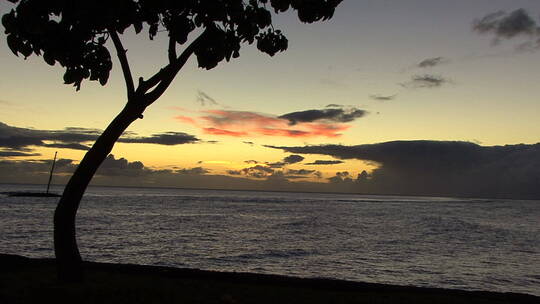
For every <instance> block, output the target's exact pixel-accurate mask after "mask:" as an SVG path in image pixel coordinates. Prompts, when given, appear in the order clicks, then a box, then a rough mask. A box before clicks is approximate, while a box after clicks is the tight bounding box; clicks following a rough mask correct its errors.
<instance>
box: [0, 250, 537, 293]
mask: <svg viewBox="0 0 540 304" xmlns="http://www.w3.org/2000/svg"><path fill="white" fill-rule="evenodd" d="M54 262H55V261H54V259H35V258H27V257H23V256H18V255H7V254H0V267H1V268H2V269H3V271H2V272H0V282H2V284H0V302H3V303H31V302H32V301H34V300H38V299H42V298H43V297H45V298H47V297H49V296H50V297H52V298H54V297H58V296H61V295H62V294H66V295H69V296H68V297H70V298H71V299H73V300H77V301H79V302H80V301H82V302H81V303H91V302H92V301H100V302H101V303H118V301H119V299H118V298H116V299H115V297H117V296H121V297H123V296H125V295H126V294H128V293H133V294H134V295H136V296H137V297H138V298H146V299H147V300H143V301H141V302H136V303H146V301H149V300H151V299H152V302H153V301H154V300H156V298H155V297H161V295H164V294H166V295H167V297H168V298H167V299H165V300H163V299H158V302H160V303H169V302H170V303H172V302H175V301H184V302H186V303H191V302H197V303H273V302H276V303H279V302H280V301H281V302H285V303H287V302H289V301H290V302H294V303H328V301H329V299H332V300H331V302H334V300H335V302H334V303H540V297H538V296H534V295H530V294H522V293H510V292H507V293H503V292H493V291H465V290H458V289H444V288H427V287H414V286H400V285H388V284H378V283H364V282H354V281H345V280H336V279H324V278H320V279H319V278H297V277H290V276H282V275H270V274H256V273H240V272H219V271H209V270H199V269H189V268H173V267H165V266H147V265H135V264H113V263H98V262H84V267H85V271H86V281H85V283H83V284H75V285H74V284H60V283H58V282H57V281H56V279H55V263H54ZM179 286H182V287H183V288H179ZM4 288H5V290H3V289H4ZM122 295H123V296H122ZM96 297H97V298H96ZM275 297H278V298H275ZM291 297H294V299H292V298H291ZM85 300H88V301H90V302H85ZM109 300H110V301H109ZM169 300H170V301H169ZM270 300H271V301H270Z"/></svg>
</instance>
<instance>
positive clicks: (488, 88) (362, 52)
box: [0, 0, 540, 196]
mask: <svg viewBox="0 0 540 304" xmlns="http://www.w3.org/2000/svg"><path fill="white" fill-rule="evenodd" d="M11 7H12V5H11V4H10V3H8V2H7V1H2V2H1V3H0V12H1V13H2V14H4V13H6V12H8V11H9V9H10V8H11ZM518 9H523V10H521V11H517V10H518ZM497 12H500V13H499V14H498V15H493V16H492V17H493V18H492V19H482V18H484V17H485V16H487V15H489V14H492V13H497ZM523 13H525V14H523ZM539 17H540V2H539V1H537V0H512V1H510V0H475V1H470V0H453V1H443V0H405V1H404V0H358V1H356V0H345V1H343V3H342V4H341V5H340V6H339V7H338V8H337V10H336V12H335V15H334V17H333V19H331V20H329V21H326V22H319V23H315V24H302V23H300V22H299V21H298V20H297V17H296V16H295V15H294V14H286V15H279V16H277V17H275V18H274V26H275V27H278V28H281V29H282V30H283V31H284V32H285V35H286V36H287V38H288V39H289V49H288V50H287V51H286V52H284V53H279V54H277V55H275V56H274V57H269V56H268V55H266V54H263V53H261V52H259V51H257V49H256V48H255V47H254V46H249V45H244V46H243V48H242V50H241V52H240V54H241V56H240V58H238V59H233V60H231V62H229V63H221V64H220V65H219V66H218V67H217V68H215V69H213V70H210V71H206V70H202V69H199V68H197V63H196V60H194V58H192V59H191V60H190V61H189V63H188V64H187V65H186V66H185V67H184V69H183V70H182V71H181V72H180V74H179V75H178V77H177V78H176V80H175V82H174V83H173V85H171V87H170V88H169V89H168V91H167V92H166V93H165V94H164V95H163V96H162V97H161V99H159V100H158V101H157V102H156V103H154V104H153V105H152V106H151V107H149V108H148V109H147V111H146V112H145V115H144V119H142V120H137V121H136V122H135V123H133V124H132V125H131V126H130V127H129V129H128V130H129V132H128V134H126V135H127V136H126V137H125V139H124V140H123V142H119V143H118V144H117V145H116V146H115V148H114V150H113V153H112V154H114V159H113V158H112V156H111V157H110V158H109V159H108V160H107V161H106V163H105V164H104V167H103V171H102V172H101V181H102V183H108V184H111V183H112V184H115V185H117V184H118V185H119V184H125V185H155V186H176V187H195V186H196V187H209V188H216V187H217V188H249V189H255V188H256V189H268V190H310V191H314V190H323V191H347V192H350V191H359V192H362V191H361V190H362V189H363V188H361V187H360V186H359V187H360V188H355V187H356V186H355V185H347V186H343V183H340V182H344V181H346V180H347V179H348V178H350V179H352V181H353V182H355V181H358V180H360V179H362V178H364V177H360V176H358V175H359V174H360V173H361V172H362V171H364V170H365V171H366V173H367V174H368V176H367V177H366V178H368V179H371V178H376V177H377V174H374V175H373V176H372V174H373V172H374V170H375V169H377V168H379V167H381V166H382V167H384V166H385V164H386V167H385V168H386V169H389V168H395V170H394V171H392V172H397V170H408V171H399V172H398V173H395V175H394V178H395V183H394V185H397V184H399V185H398V186H395V187H394V188H392V187H390V186H389V184H386V185H385V186H384V187H382V186H380V187H379V188H369V189H368V188H365V189H368V190H366V191H367V192H373V191H376V192H381V191H382V190H381V189H384V191H382V192H385V193H402V192H403V191H401V190H403V189H405V188H407V187H406V184H403V183H401V182H399V181H398V180H401V181H402V179H403V177H404V176H407V175H408V174H410V175H412V174H424V176H425V178H427V179H430V178H429V177H431V176H434V175H430V174H432V173H426V172H432V171H434V172H435V171H436V172H439V173H440V171H438V170H443V171H444V172H446V173H447V172H448V171H449V170H448V168H447V167H445V166H447V165H448V164H449V163H459V164H460V165H456V166H453V167H452V168H453V169H455V168H457V167H460V166H462V167H463V168H466V169H463V170H466V171H467V172H466V174H465V173H464V172H465V171H459V170H458V171H459V172H458V171H456V172H454V173H455V176H463V175H467V176H470V178H471V179H474V178H475V177H477V176H489V175H491V172H499V173H501V174H503V172H501V171H497V170H499V169H500V168H503V167H504V168H511V169H508V170H513V171H512V173H511V174H510V173H509V174H507V178H510V177H509V176H510V175H511V176H512V179H514V180H516V179H521V178H522V179H523V180H524V181H525V182H523V183H520V184H519V185H515V187H514V186H512V187H511V189H510V188H509V189H507V190H505V191H506V192H504V191H503V192H504V193H502V194H501V195H504V194H505V193H506V194H508V195H510V196H512V195H513V193H515V191H517V192H520V191H521V192H523V189H533V188H535V185H536V186H538V185H540V179H539V175H540V174H539V173H538V172H537V171H538V168H539V167H537V166H538V165H539V164H540V156H538V155H539V153H540V148H539V147H538V146H535V145H534V144H536V143H538V142H540V123H539V117H540V102H539V96H540V85H539V80H540V28H539V26H540V18H539ZM490 20H491V21H492V20H496V21H497V22H501V23H490ZM531 20H532V21H533V23H532V24H531V23H530V22H529V23H527V21H531ZM504 22H507V24H506V25H508V24H511V25H516V26H515V27H511V26H509V27H504V25H505V24H504ZM512 22H515V24H514V23H512ZM520 22H521V23H520ZM523 22H525V23H523ZM501 24H502V25H503V26H501ZM475 25H476V26H475ZM497 26H498V27H497ZM531 29H534V30H531ZM121 38H122V39H123V42H124V44H125V46H126V48H127V49H128V57H129V60H130V63H131V67H132V71H133V74H134V76H135V77H138V76H144V77H148V76H150V75H152V74H153V73H155V71H157V70H158V69H159V68H160V67H162V66H163V65H164V64H165V63H166V45H167V36H166V33H160V35H158V36H157V38H156V39H155V40H154V41H149V40H148V37H147V35H146V34H145V32H143V33H142V34H140V35H135V34H134V32H133V31H132V30H130V31H129V32H127V33H126V35H124V36H123V37H121ZM0 41H2V43H0V67H1V68H2V73H1V74H0V123H1V124H0V143H2V145H1V146H0V168H1V170H2V171H3V173H0V182H25V181H27V182H32V183H41V182H46V180H43V176H45V175H44V174H45V173H44V172H45V171H46V170H45V169H44V168H46V167H47V166H45V164H46V163H45V162H44V161H45V160H50V159H51V158H52V156H53V155H54V151H58V153H59V158H61V159H64V164H65V174H67V173H69V172H70V170H72V166H73V164H75V163H77V162H78V161H79V160H80V159H81V158H82V156H83V155H84V152H85V151H84V147H81V146H80V145H81V144H82V145H86V146H88V145H90V144H91V140H93V139H94V137H95V135H96V134H99V130H103V129H104V128H105V127H106V126H107V125H108V124H109V122H110V121H111V120H112V118H114V116H115V115H116V114H117V113H118V112H119V111H120V110H121V109H122V107H123V105H124V103H125V100H126V97H125V87H124V81H123V78H122V73H121V70H120V69H119V65H118V64H117V61H114V67H113V72H112V76H111V79H110V80H109V83H108V84H107V85H106V86H104V87H102V86H100V85H99V84H98V83H95V82H89V81H85V82H83V85H82V88H81V90H80V91H79V92H76V91H75V89H74V88H73V87H72V86H70V85H64V84H63V81H62V75H63V70H62V69H61V67H59V66H58V65H57V66H55V67H50V66H49V65H47V64H46V63H45V62H44V61H43V59H42V58H41V57H37V56H31V57H29V58H28V59H26V60H24V59H23V57H22V56H19V57H15V56H14V55H13V53H12V52H11V51H10V50H9V48H8V47H7V45H6V43H5V34H4V33H3V31H2V33H1V34H0ZM110 50H111V53H112V54H114V52H112V49H110ZM115 60H116V58H115ZM310 110H315V111H310ZM306 111H309V112H306ZM75 135H76V136H75ZM17 136H22V137H25V138H26V139H28V138H32V139H33V140H34V141H33V142H25V143H24V144H22V143H20V142H18V143H16V137H17ZM69 136H73V137H69ZM68 137H69V139H66V138H68ZM168 140H169V141H168ZM418 140H422V141H423V142H418ZM392 141H399V142H397V144H395V145H393V146H391V147H390V146H388V145H386V146H384V145H381V144H382V143H387V142H392ZM441 141H444V142H441ZM447 141H449V142H454V141H458V142H460V143H457V144H459V145H458V146H459V148H456V147H454V146H453V144H452V143H449V142H447ZM68 144H70V145H71V146H69V149H68V148H67V147H68ZM74 144H79V146H77V147H76V146H74ZM416 144H419V145H421V146H422V147H423V148H421V149H424V150H422V151H423V152H422V153H424V152H425V151H434V150H430V149H432V146H436V147H437V148H434V149H435V151H438V152H433V153H427V154H422V153H416V152H415V151H418V149H419V148H415V147H416V146H415V145H416ZM440 144H443V148H440V147H441V145H440ZM444 144H446V145H444ZM468 144H470V145H468ZM517 144H525V145H522V146H514V145H517ZM328 145H334V146H328ZM411 145H412V146H414V147H412V148H411ZM504 145H512V146H508V147H506V148H503V147H493V146H504ZM313 146H316V147H321V149H314V147H313ZM324 147H327V149H322V148H324ZM330 148H332V149H333V150H332V149H330ZM353 148H354V149H353ZM363 148H366V149H367V150H369V151H371V152H369V151H368V152H366V153H364V152H365V151H364V150H363ZM439 148H440V149H442V150H440V149H439ZM310 149H311V150H310ZM348 149H351V151H353V150H354V151H355V152H351V151H349V150H348ZM391 149H395V150H392V151H390V150H391ZM456 149H457V150H456ZM462 149H464V150H462ZM523 149H527V151H524V150H523ZM360 150H361V151H360ZM470 150H471V151H472V150H474V151H477V150H478V151H479V150H482V152H481V153H480V152H478V153H480V154H481V156H478V157H476V156H475V157H472V158H471V159H467V160H463V156H464V155H465V154H467V153H468V152H466V151H470ZM495 150H497V151H495ZM517 150H519V151H517ZM336 151H338V152H336ZM344 151H346V152H344ZM359 151H360V152H359ZM463 151H465V152H463ZM492 152H493V153H499V154H496V155H497V156H489V157H488V156H486V155H488V154H489V155H491V153H492ZM351 153H352V154H351ZM354 153H357V154H354ZM438 153H439V154H438ZM452 153H456V154H455V155H456V158H458V159H459V161H458V160H455V159H454V158H452V157H454V156H452V155H453V154H452ZM474 153H476V152H474ZM390 154H391V155H395V157H394V156H393V157H389V156H387V155H390ZM413 154H414V156H411V155H413ZM480 154H479V155H480ZM440 155H444V157H442V158H438V160H437V162H435V161H432V160H429V159H426V158H429V157H431V156H433V157H435V158H437V157H439V156H440ZM449 155H450V156H449ZM467 155H468V154H467ZM493 155H495V154H493ZM291 156H292V157H291ZM507 156H508V157H507ZM399 157H405V158H403V159H400V158H399ZM121 158H124V159H125V160H127V162H125V161H123V162H124V164H123V165H122V164H121V162H120V163H119V162H118V161H119V159H121ZM488 158H489V161H488V160H487V159H488ZM510 158H511V159H512V162H511V163H504V164H503V165H504V166H503V165H501V167H500V168H499V167H498V166H499V165H500V164H499V163H498V165H497V166H495V165H493V163H494V162H495V161H500V160H501V159H510ZM518 158H519V160H516V159H518ZM521 158H523V161H521ZM441 159H443V160H444V161H442V160H441ZM69 160H71V162H70V161H69ZM461 160H463V162H461ZM454 161H455V162H454ZM107 162H108V163H107ZM394 162H395V164H396V165H395V166H394V167H391V164H393V163H394ZM405 162H406V163H407V164H408V165H407V166H404V165H403V164H404V163H405ZM115 164H117V167H118V168H124V169H125V170H124V171H122V173H118V172H116V171H114V170H113V171H114V172H113V171H111V172H109V174H107V172H106V171H105V170H106V169H107V168H108V167H107V165H110V167H111V168H112V169H114V168H113V167H115V166H116V165H115ZM398 164H399V165H398ZM430 164H433V167H429V165H430ZM464 164H467V165H464ZM479 164H481V165H482V169H478V170H479V171H481V172H480V173H478V172H476V171H475V172H474V174H473V173H472V172H470V168H471V167H474V166H476V165H479ZM416 165H418V166H416ZM122 166H124V167H122ZM38 167H39V168H41V169H37V168H38ZM420 167H422V168H423V169H422V170H420V171H419V168H420ZM428 167H429V168H428ZM10 168H11V169H10ZM30 168H32V169H30ZM126 168H127V169H126ZM460 168H461V167H460ZM488 168H489V169H488ZM534 168H536V169H534ZM453 169H451V170H453ZM130 170H132V171H130ZM456 170H457V169H456ZM482 170H483V171H482ZM490 170H491V171H490ZM493 170H495V171H493ZM501 170H502V169H501ZM505 170H506V169H505ZM143 171H144V174H142V173H141V172H143ZM375 171H377V170H375ZM8 172H9V174H8ZM14 172H16V173H14ZM130 172H133V175H130ZM344 172H347V173H346V174H345V173H344ZM388 172H389V171H388V170H387V172H386V173H385V174H389V173H388ZM418 172H421V173H418ZM150 173H151V174H150ZM446 173H443V175H444V174H446ZM454 173H453V174H454ZM59 174H60V177H58V179H57V180H56V181H57V182H58V183H62V182H65V178H63V177H62V176H61V175H62V169H60V172H59ZM475 174H477V175H475ZM452 176H454V175H452ZM516 176H518V177H516ZM99 178H100V177H97V178H96V181H99V180H100V179H99ZM42 180H43V181H42ZM423 180H424V182H425V179H423ZM386 181H388V180H386ZM301 182H303V183H301ZM441 182H443V181H441ZM444 182H445V183H447V181H444ZM315 183H317V184H315ZM318 183H324V185H323V186H321V185H319V184H318ZM396 183H397V184H396ZM400 183H401V184H400ZM419 183H420V182H419ZM456 183H457V182H456ZM499 183H501V181H500V180H498V181H490V182H487V184H489V185H495V184H497V185H498V184H499ZM524 183H526V184H527V185H524ZM487 184H486V185H487ZM317 185H319V186H320V187H319V186H317ZM456 185H457V184H456ZM409 186H410V185H409ZM416 186H418V185H416ZM411 187H412V188H414V186H411ZM486 187H488V186H486ZM489 187H491V186H489ZM489 187H488V188H489ZM493 187H495V186H493ZM520 187H522V188H520ZM523 187H524V188H523ZM418 188H420V187H419V186H418ZM432 188H433V189H435V188H437V185H432ZM488 188H486V189H488ZM355 189H356V190H355ZM377 189H378V190H377ZM452 189H454V190H448V189H446V190H445V189H443V188H441V191H439V192H438V191H433V193H435V194H437V193H443V194H470V193H473V192H467V191H465V190H464V189H463V187H462V186H456V188H452ZM489 189H492V188H489ZM520 189H521V190H520ZM485 191H488V190H485ZM489 191H491V190H489ZM531 191H532V190H531ZM405 192H406V191H405ZM420 192H422V191H421V190H418V191H416V192H415V193H417V194H433V193H432V192H431V191H427V192H424V193H420ZM525 192H526V191H525ZM533 192H534V191H533ZM531 193H532V192H531ZM534 195H535V194H533V195H532V196H534Z"/></svg>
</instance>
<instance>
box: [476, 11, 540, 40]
mask: <svg viewBox="0 0 540 304" xmlns="http://www.w3.org/2000/svg"><path fill="white" fill-rule="evenodd" d="M473 31H475V32H477V33H479V34H484V35H491V36H493V43H494V44H498V43H499V42H500V41H501V40H509V39H513V38H516V37H523V38H526V39H527V40H528V41H526V42H524V43H522V44H520V45H519V46H518V49H520V50H525V49H530V50H532V49H539V48H540V26H539V24H538V23H537V22H536V21H535V20H534V19H533V18H532V17H531V16H530V15H529V13H528V12H527V11H526V10H524V9H522V8H520V9H517V10H514V11H512V12H510V13H507V12H504V11H498V12H495V13H491V14H488V15H486V16H484V17H483V18H481V19H479V20H475V21H474V22H473Z"/></svg>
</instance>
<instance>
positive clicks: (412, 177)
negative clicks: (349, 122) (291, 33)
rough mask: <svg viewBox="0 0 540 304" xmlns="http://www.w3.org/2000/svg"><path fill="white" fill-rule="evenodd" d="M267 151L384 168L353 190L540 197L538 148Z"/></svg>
mask: <svg viewBox="0 0 540 304" xmlns="http://www.w3.org/2000/svg"><path fill="white" fill-rule="evenodd" d="M269 147H272V148H277V149H281V150H283V151H285V152H289V153H298V154H319V155H329V156H332V157H335V158H338V159H359V160H367V161H373V162H376V163H378V164H380V167H379V168H378V169H376V170H374V171H373V172H372V174H371V175H370V178H369V179H366V178H365V175H363V178H362V179H361V181H360V176H359V178H358V179H356V180H353V181H354V183H353V184H352V185H350V188H347V189H349V191H359V192H371V193H382V194H407V195H448V196H468V197H508V198H536V199H538V198H540V187H539V186H538V185H540V171H538V169H537V168H539V167H540V144H535V145H524V144H521V145H506V146H493V147H489V146H480V145H478V144H474V143H470V142H454V141H394V142H386V143H380V144H371V145H357V146H343V145H321V146H303V147H302V146H301V147H275V146H269ZM338 177H340V178H341V179H344V178H343V176H338ZM351 179H352V178H351ZM333 181H337V178H336V179H333Z"/></svg>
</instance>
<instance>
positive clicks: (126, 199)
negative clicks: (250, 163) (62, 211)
mask: <svg viewBox="0 0 540 304" xmlns="http://www.w3.org/2000/svg"><path fill="white" fill-rule="evenodd" d="M42 188H43V187H42V186H39V187H38V186H31V185H0V192H5V191H26V190H30V191H40V190H43V189H42ZM53 191H56V192H61V188H59V187H53ZM57 200H58V198H31V197H30V198H29V197H26V198H24V197H8V196H6V195H0V252H2V253H8V254H18V255H24V256H28V257H53V256H54V252H53V249H52V248H53V241H52V218H53V213H54V208H55V206H56V202H57ZM77 235H78V240H79V247H80V250H81V254H82V255H83V258H84V259H86V260H90V261H99V262H115V263H134V264H146V265H161V266H174V267H188V268H200V269H208V270H220V271H236V272H254V273H272V274H282V275H289V276H297V277H325V278H336V279H346V280H354V281H364V282H375V283H389V284H399V285H414V286H429V287H444V288H453V289H464V290H488V291H500V292H520V293H529V294H533V295H537V296H539V295H540V201H518V200H495V199H493V200H490V199H463V198H444V197H406V196H373V195H369V196H368V195H346V194H318V193H281V192H253V191H218V190H182V189H155V188H113V187H90V188H89V189H88V191H87V192H86V194H85V197H84V198H83V201H82V203H81V207H80V209H79V213H78V216H77Z"/></svg>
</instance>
